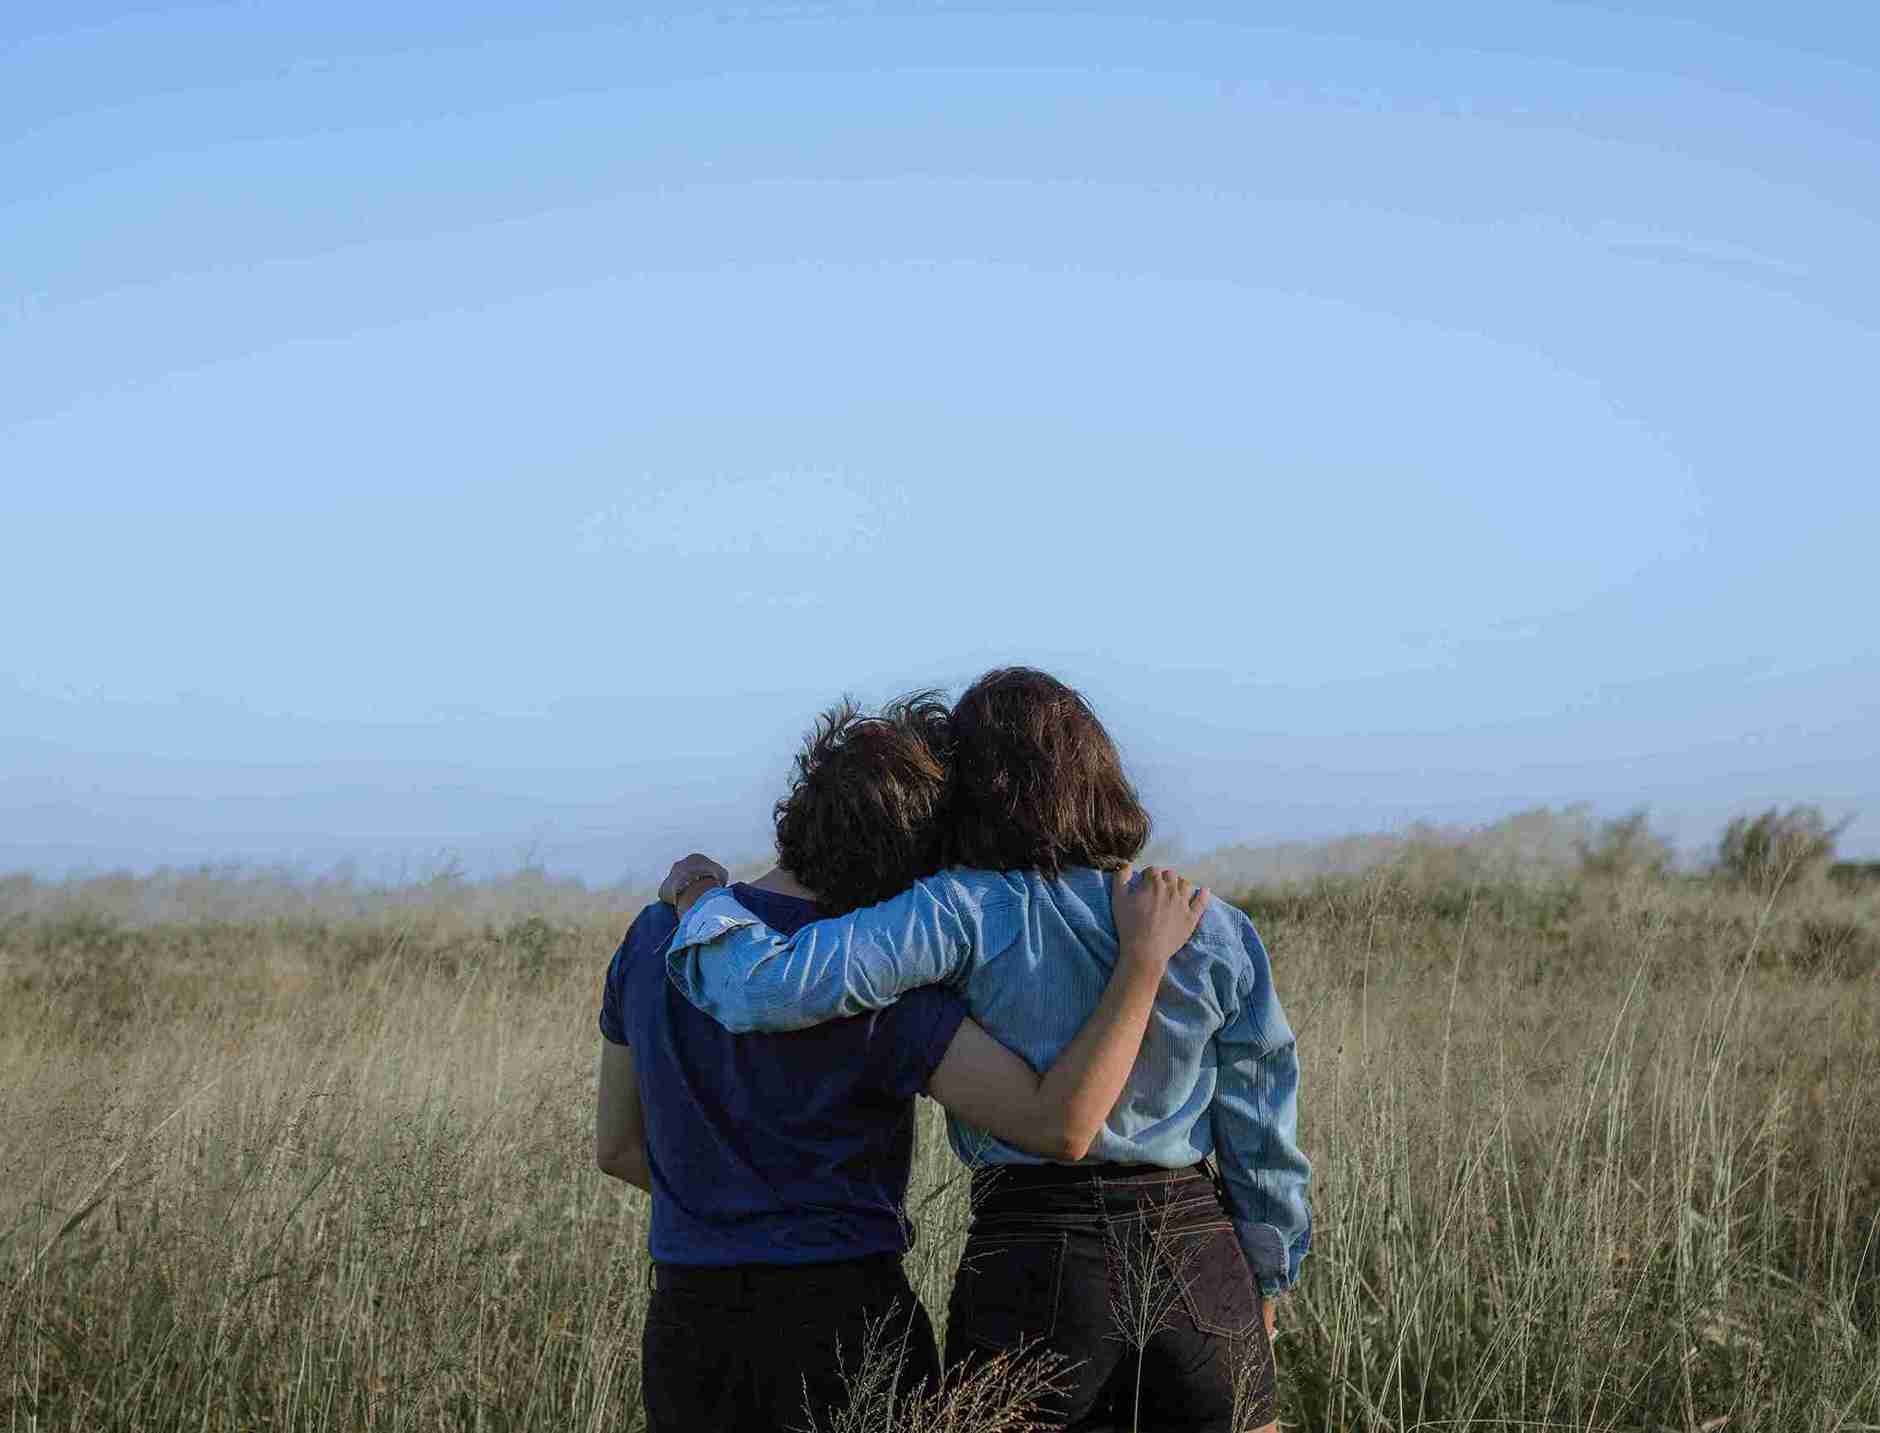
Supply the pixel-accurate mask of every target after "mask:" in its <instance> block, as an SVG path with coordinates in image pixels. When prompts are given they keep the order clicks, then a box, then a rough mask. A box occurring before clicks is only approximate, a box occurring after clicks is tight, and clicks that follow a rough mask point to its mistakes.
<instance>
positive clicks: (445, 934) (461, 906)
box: [0, 860, 1880, 1433]
mask: <svg viewBox="0 0 1880 1433" xmlns="http://www.w3.org/2000/svg"><path fill="white" fill-rule="evenodd" d="M1215 879H1217V880H1218V879H1219V878H1218V876H1216V877H1215ZM135 888H136V883H127V885H126V888H125V889H126V890H127V891H130V892H131V894H133V895H135V894H136V889H135ZM148 894H149V893H148V891H147V890H146V891H145V892H144V895H145V897H147V896H148ZM498 897H500V898H498ZM0 899H4V901H5V906H4V907H3V908H0V916H3V917H4V918H3V919H0V1156H3V1157H0V1427H4V1428H6V1429H9V1430H24V1429H33V1430H53V1429H90V1428H122V1429H179V1430H180V1429H193V1430H211V1429H215V1430H221V1429H230V1430H233V1429H248V1428H273V1429H288V1428H293V1429H352V1428H374V1429H387V1430H392V1429H414V1430H415V1429H436V1428H480V1429H491V1430H496V1429H524V1428H528V1429H538V1428H580V1429H596V1430H598V1429H631V1428H634V1427H636V1426H638V1425H639V1422H640V1417H639V1392H638V1389H639V1370H638V1348H639V1323H640V1319H641V1316H642V1311H643V1308H644V1303H645V1295H646V1289H647V1283H648V1273H647V1261H646V1253H645V1227H644V1226H645V1208H644V1204H643V1203H642V1199H641V1196H640V1195H639V1194H638V1193H637V1192H633V1191H628V1190H625V1189H624V1188H623V1187H621V1186H619V1185H617V1184H614V1183H612V1182H610V1181H608V1180H607V1179H605V1178H603V1177H602V1176H601V1175H599V1174H598V1173H597V1172H596V1171H595V1170H594V1169H593V1168H592V1165H591V1161H590V1149H591V1143H590V1142H591V1136H592V1128H591V1122H592V1102H593V1073H594V1064H595V1056H596V1050H597V1041H598V1036H597V1033H596V1030H595V1024H594V1015H595V1010H596V1006H597V1003H598V999H599V986H600V978H601V974H602V971H603V969H604V966H605V963H606V960H607V958H608V955H609V954H610V953H611V951H612V948H613V946H614V944H615V942H616V940H617V939H618V936H619V934H620V932H621V930H622V929H623V928H624V925H625V921H626V919H627V918H628V917H629V916H630V914H631V911H630V909H628V908H627V895H626V893H624V892H619V893H611V894H610V893H601V894H600V895H593V894H589V893H578V892H574V891H572V890H571V889H567V888H555V887H553V886H552V884H550V883H544V882H541V881H540V880H537V881H536V882H535V884H534V886H533V887H529V888H528V889H520V890H518V889H516V888H514V887H513V885H512V887H510V888H505V889H504V890H503V891H502V892H499V893H498V895H497V896H492V895H491V893H490V892H489V891H488V890H480V889H479V888H472V887H464V886H462V885H461V883H451V882H445V883H443V886H442V887H437V886H434V887H433V888H428V889H422V890H417V891H412V892H407V893H403V894H401V895H400V896H399V897H398V898H397V899H378V900H375V901H373V902H368V903H359V904H357V905H356V906H354V907H348V906H346V904H345V901H344V900H343V899H340V898H339V897H335V896H333V893H332V892H328V893H326V895H325V896H322V897H320V898H318V899H315V898H313V897H308V896H306V895H305V893H304V892H303V893H301V894H300V895H294V894H293V893H292V892H290V891H288V890H287V889H286V888H285V887H279V886H270V885H269V884H268V883H266V882H262V883H259V884H255V883H248V884H244V883H243V882H242V881H241V880H240V879H238V878H237V877H235V876H232V875H225V876H222V877H205V878H203V879H202V880H201V881H200V882H199V884H198V886H197V887H195V888H193V890H192V892H191V893H188V894H187V898H181V897H177V896H176V895H175V891H174V889H171V890H170V894H169V897H168V898H166V899H167V902H168V903H167V904H165V903H162V902H159V903H158V905H157V907H156V908H152V907H151V903H150V901H149V900H148V899H144V900H143V901H142V903H141V905H140V904H139V903H138V902H137V901H131V900H129V898H128V897H127V898H126V899H124V900H113V899H110V898H109V892H108V891H104V892H102V893H101V889H100V888H99V887H98V886H97V885H96V883H94V884H93V885H92V886H89V887H86V888H84V889H83V890H77V891H62V890H60V889H58V888H48V887H45V886H43V885H35V884H34V883H31V882H26V881H19V880H16V881H13V882H11V883H7V884H5V885H3V886H0ZM1242 900H1243V903H1244V904H1245V905H1246V906H1247V907H1248V909H1250V910H1251V911H1252V912H1253V913H1254V915H1255V918H1256V920H1257V921H1258V923H1259V925H1260V928H1261V930H1262V932H1263V934H1264V935H1265V936H1266V938H1267V942H1268V945H1269V946H1270V948H1271V950H1272V953H1273V958H1274V965H1275V969H1276V972H1277V977H1278V980H1279V982H1280V989H1281V992H1282V995H1283V997H1284V999H1285V1001H1286V1003H1287V1006H1288V1009H1289V1011H1290V1013H1291V1014H1292V1016H1293V1019H1294V1024H1295V1025H1296V1026H1297V1028H1298V1030H1299V1035H1300V1044H1301V1052H1302V1060H1303V1064H1304V1101H1303V1112H1302V1120H1301V1132H1302V1135H1303V1139H1304V1143H1305V1145H1306V1148H1307V1150H1308V1152H1309V1153H1310V1154H1311V1156H1312V1158H1313V1160H1314V1163H1315V1165H1316V1168H1317V1175H1316V1178H1315V1182H1314V1205H1315V1212H1316V1217H1317V1221H1318V1235H1317V1247H1316V1251H1315V1253H1314V1254H1313V1256H1312V1258H1311V1259H1310V1260H1308V1262H1307V1266H1306V1278H1305V1281H1304V1284H1303V1287H1302V1289H1301V1291H1300V1292H1299V1293H1298V1294H1296V1295H1295V1296H1293V1297H1292V1298H1290V1299H1288V1300H1287V1301H1286V1303H1285V1304H1284V1306H1283V1308H1282V1313H1281V1338H1280V1341H1279V1344H1278V1351H1279V1357H1280V1365H1281V1391H1282V1421H1283V1424H1284V1425H1285V1426H1287V1427H1293V1428H1307V1429H1326V1430H1330V1429H1377V1430H1384V1429H1389V1430H1396V1433H1407V1430H1411V1429H1419V1428H1421V1429H1441V1428H1460V1427H1465V1426H1466V1427H1474V1428H1483V1429H1534V1428H1541V1427H1552V1428H1563V1429H1566V1428H1571V1429H1580V1430H1594V1429H1638V1430H1661V1429H1673V1430H1697V1429H1704V1430H1713V1433H1714V1430H1717V1429H1722V1428H1728V1429H1731V1430H1744V1429H1751V1428H1754V1429H1779V1430H1785V1431H1786V1430H1791V1429H1793V1430H1817V1429H1818V1430H1823V1433H1842V1430H1845V1433H1853V1430H1858V1429H1877V1428H1880V1227H1877V1225H1876V1218H1877V1215H1880V973H1876V967H1877V966H1880V896H1876V895H1875V894H1874V892H1873V890H1872V888H1871V887H1869V888H1866V889H1865V890H1861V889H1837V888H1834V887H1831V886H1829V885H1828V884H1827V883H1825V882H1801V883H1792V884H1791V885H1790V886H1789V887H1788V888H1787V889H1783V890H1779V891H1776V892H1775V893H1774V894H1773V895H1772V894H1771V893H1770V892H1769V891H1768V890H1760V891H1758V890H1749V889H1741V888H1736V887H1725V886H1721V885H1717V884H1711V883H1706V882H1703V881H1697V880H1692V879H1689V878H1679V877H1672V878H1664V879H1638V878H1633V879H1620V880H1598V881H1595V880H1587V879H1570V878H1567V877H1564V876H1560V875H1550V876H1546V877H1542V878H1525V879H1523V878H1516V877H1513V876H1505V877H1493V878H1490V877H1484V876H1483V875H1482V874H1481V873H1480V872H1479V871H1478V872H1476V873H1474V874H1470V873H1468V872H1466V871H1460V870H1457V869H1442V868H1437V869H1432V868H1430V867H1429V866H1428V864H1427V863H1424V864H1423V865H1419V864H1417V863H1415V862H1407V861H1402V860H1399V861H1393V862H1392V863H1391V864H1389V865H1387V866H1385V867H1382V868H1379V869H1376V870H1373V871H1370V872H1367V873H1357V874H1349V875H1340V876H1336V877H1329V878H1323V879H1320V880H1317V881H1313V882H1306V883H1295V884H1292V885H1288V886H1285V887H1275V888H1269V889H1264V890H1261V889H1256V890H1253V891H1250V892H1248V893H1246V894H1245V895H1244V896H1243V897H1242ZM336 902H337V905H336ZM531 909H533V910H534V911H535V913H534V914H530V913H529V912H530V910H531ZM936 1115H937V1111H936V1110H934V1109H933V1107H931V1106H927V1105H925V1104H923V1118H924V1120H925V1125H924V1128H923V1140H922V1148H921V1155H920V1159H919V1170H918V1174H917V1189H916V1192H915V1200H914V1205H915V1208H916V1210H917V1211H918V1220H919V1223H920V1226H921V1228H922V1231H923V1236H924V1237H923V1238H922V1240H921V1243H920V1246H919V1250H918V1252H917V1254H916V1255H915V1256H914V1270H913V1272H914V1275H915V1278H916V1282H917V1286H918V1287H919V1288H920V1289H921V1290H922V1293H923V1296H924V1297H925V1298H926V1299H927V1300H928V1302H929V1304H930V1306H931V1308H932V1309H933V1311H934V1313H935V1315H936V1317H938V1316H939V1315H941V1314H942V1313H943V1312H944V1308H945V1291H946V1288H947V1285H948V1282H949V1280H950V1278H951V1276H952V1267H953V1262H954V1260H955V1259H956V1258H957V1255H958V1250H959V1246H960V1239H961V1231H962V1229H963V1224H964V1200H963V1183H962V1179H961V1175H960V1171H959V1169H958V1167H957V1166H956V1165H955V1164H954V1163H953V1161H952V1158H951V1156H950V1155H949V1154H948V1153H947V1151H946V1148H945V1144H944V1141H943V1140H942V1138H941V1137H940V1135H941V1131H940V1128H939V1124H938V1120H937V1119H936V1118H935V1116H936Z"/></svg>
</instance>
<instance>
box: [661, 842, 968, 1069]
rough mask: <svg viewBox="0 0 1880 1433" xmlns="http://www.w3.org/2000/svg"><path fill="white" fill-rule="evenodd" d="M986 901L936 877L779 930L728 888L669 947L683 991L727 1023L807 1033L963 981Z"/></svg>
mask: <svg viewBox="0 0 1880 1433" xmlns="http://www.w3.org/2000/svg"><path fill="white" fill-rule="evenodd" d="M986 917H987V911H986V909H985V906H984V903H983V902H976V901H972V900H969V899H964V898H963V896H962V893H961V891H960V890H959V889H958V887H957V886H956V885H955V884H954V883H952V882H949V881H946V880H944V879H941V878H933V877H930V878H928V879H927V880H923V881H921V882H919V883H918V884H916V885H914V886H913V887H911V888H910V889H908V890H906V891H903V892H902V893H901V894H900V895H898V896H896V897H895V898H894V899H893V900H890V901H884V902H882V903H881V904H880V905H876V906H869V907H867V908H866V909H864V910H859V911H851V912H850V913H849V914H848V915H845V916H838V917H837V918H835V919H833V920H824V921H815V922H813V923H811V924H809V925H806V926H804V927H803V928H802V929H801V930H799V931H798V932H797V933H796V934H795V935H793V936H783V935H779V934H778V933H777V932H776V931H774V930H772V929H771V928H770V927H769V926H767V925H765V924H764V923H763V922H762V921H761V920H759V919H758V918H757V917H756V916H754V915H752V914H751V912H750V911H748V910H746V909H745V908H744V907H743V906H742V905H740V904H739V903H738V900H737V897H736V896H734V895H733V894H732V893H731V892H730V891H729V890H726V889H719V890H715V891H711V892H708V893H707V894H706V895H705V896H704V897H703V898H702V899H701V900H700V901H699V902H698V904H697V905H695V906H693V907H692V909H691V910H690V911H689V912H688V913H687V914H686V917H685V919H684V920H683V921H681V922H680V924H679V929H678V930H677V931H676V932H675V933H674V934H673V937H672V941H671V943H670V944H669V945H668V946H667V948H666V971H667V974H668V975H669V976H670V977H671V979H672V983H673V984H674V985H676V986H677V987H678V988H679V991H680V993H681V994H683V995H684V996H685V998H686V999H688V1000H690V1001H691V1002H692V1003H693V1004H694V1005H696V1006H697V1007H698V1008H699V1009H700V1010H702V1011H704V1012H705V1014H707V1015H709V1016H711V1018H712V1019H714V1020H716V1021H717V1022H718V1023H719V1024H720V1025H723V1026H724V1027H725V1028H726V1029H727V1030H732V1031H735V1032H737V1033H739V1034H747V1033H749V1032H751V1031H754V1030H802V1029H805V1028H807V1027H808V1026H811V1025H820V1024H822V1023H823V1022H824V1021H827V1020H840V1019H842V1018H844V1017H846V1016H850V1015H860V1014H863V1013H864V1012H866V1011H870V1010H879V1009H881V1008H882V1007H883V1006H886V1005H889V1004H892V1003H893V1002H894V1000H895V999H896V998H897V997H899V996H901V995H904V994H906V993H907V992H908V991H910V990H915V989H918V988H919V987H921V986H923V985H934V984H939V983H942V982H947V983H952V984H955V985H957V984H958V983H959V982H960V980H962V979H963V978H964V975H965V972H966V970H967V968H968V966H969V964H970V962H971V959H972V953H973V948H974V943H975V941H976V940H978V939H981V938H982V936H983V926H984V924H985V921H986Z"/></svg>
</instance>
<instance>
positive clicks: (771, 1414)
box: [640, 1254, 940, 1433]
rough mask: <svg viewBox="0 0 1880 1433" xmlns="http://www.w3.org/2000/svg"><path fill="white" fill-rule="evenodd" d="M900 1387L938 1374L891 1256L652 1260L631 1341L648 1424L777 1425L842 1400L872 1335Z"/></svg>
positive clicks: (821, 1415) (755, 1431)
mask: <svg viewBox="0 0 1880 1433" xmlns="http://www.w3.org/2000/svg"><path fill="white" fill-rule="evenodd" d="M871 1339H872V1341H873V1345H874V1347H875V1348H876V1349H878V1350H880V1351H883V1352H885V1353H886V1354H887V1356H889V1357H890V1358H894V1357H898V1358H899V1359H900V1360H901V1368H900V1373H899V1377H898V1380H897V1383H898V1387H899V1388H900V1390H901V1393H902V1395H903V1396H907V1395H911V1394H912V1393H913V1392H914V1391H915V1390H916V1389H917V1388H918V1387H919V1385H920V1384H922V1383H923V1382H926V1381H928V1380H932V1381H933V1382H935V1383H937V1382H938V1380H939V1375H940V1358H939V1352H938V1350H937V1348H936V1347H935V1344H934V1336H933V1325H932V1323H931V1322H929V1320H928V1318H927V1311H926V1310H925V1309H923V1308H922V1307H921V1305H920V1300H919V1299H917V1298H916V1297H915V1296H914V1290H913V1288H912V1287H911V1286H910V1285H909V1284H908V1282H907V1275H906V1274H905V1273H903V1272H902V1269H901V1260H900V1258H899V1256H897V1255H893V1254H883V1255H877V1256H875V1257H872V1258H867V1259H849V1260H845V1261H843V1262H841V1263H837V1264H799V1265H776V1264H742V1265H737V1266H735V1267H731V1268H723V1269H708V1268H697V1267H693V1266H690V1265H680V1264H658V1265H655V1266H654V1270H653V1297H652V1301H651V1302H650V1303H649V1304H648V1305H647V1310H646V1333H645V1336H644V1337H643V1338H642V1340H641V1344H640V1347H641V1353H642V1361H641V1379H642V1385H643V1387H644V1389H645V1398H646V1416H647V1423H648V1426H649V1428H650V1429H651V1430H652V1433H706V1430H709V1431H710V1433H720V1430H723V1433H760V1430H761V1433H775V1430H777V1429H800V1428H806V1427H808V1426H809V1424H810V1421H811V1419H812V1418H814V1419H817V1420H826V1419H827V1417H828V1415H829V1414H830V1412H831V1411H833V1410H838V1409H841V1408H843V1407H846V1406H847V1404H848V1401H849V1391H848V1387H847V1384H846V1382H845V1379H846V1378H847V1377H850V1376H853V1374H854V1373H855V1371H856V1368H857V1366H858V1365H859V1364H860V1362H861V1358H862V1352H863V1349H864V1347H866V1346H868V1345H869V1343H870V1341H871Z"/></svg>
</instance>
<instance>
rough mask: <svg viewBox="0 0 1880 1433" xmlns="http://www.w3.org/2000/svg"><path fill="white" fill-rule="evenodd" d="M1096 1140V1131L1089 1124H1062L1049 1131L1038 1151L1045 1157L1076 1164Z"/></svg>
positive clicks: (1063, 1162) (1088, 1151) (1087, 1152)
mask: <svg viewBox="0 0 1880 1433" xmlns="http://www.w3.org/2000/svg"><path fill="white" fill-rule="evenodd" d="M1096 1142H1097V1131H1096V1129H1095V1128H1094V1127H1091V1126H1078V1125H1072V1124H1064V1125H1061V1126H1059V1127H1058V1128H1056V1129H1054V1130H1052V1131H1051V1134H1050V1137H1049V1138H1048V1139H1047V1140H1045V1141H1044V1145H1045V1147H1044V1148H1042V1149H1040V1150H1039V1151H1038V1152H1039V1153H1040V1154H1042V1155H1043V1156H1044V1157H1045V1158H1046V1159H1050V1160H1056V1161H1057V1162H1058V1163H1060V1164H1076V1163H1077V1162H1078V1161H1079V1160H1081V1159H1082V1158H1083V1157H1084V1156H1085V1155H1087V1154H1089V1153H1090V1146H1091V1145H1093V1144H1095V1143H1096Z"/></svg>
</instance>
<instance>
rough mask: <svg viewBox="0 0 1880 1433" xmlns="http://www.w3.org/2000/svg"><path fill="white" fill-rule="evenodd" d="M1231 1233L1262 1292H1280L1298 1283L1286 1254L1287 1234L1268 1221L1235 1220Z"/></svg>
mask: <svg viewBox="0 0 1880 1433" xmlns="http://www.w3.org/2000/svg"><path fill="white" fill-rule="evenodd" d="M1234 1233H1235V1235H1236V1236H1238V1238H1239V1239H1240V1252H1241V1253H1242V1254H1244V1255H1246V1256H1247V1268H1248V1269H1249V1271H1251V1272H1252V1274H1253V1277H1254V1278H1255V1279H1257V1280H1258V1281H1259V1284H1260V1292H1261V1293H1262V1294H1283V1293H1285V1292H1286V1291H1287V1290H1289V1289H1290V1288H1292V1286H1293V1285H1294V1284H1295V1283H1296V1282H1297V1279H1296V1277H1295V1276H1294V1275H1293V1273H1292V1269H1291V1267H1290V1263H1291V1261H1290V1260H1289V1259H1288V1257H1287V1250H1286V1236H1285V1235H1283V1234H1281V1233H1280V1232H1279V1230H1277V1229H1275V1228H1274V1227H1273V1226H1272V1225H1271V1224H1254V1223H1249V1222H1246V1221H1243V1220H1239V1219H1236V1220H1235V1221H1234Z"/></svg>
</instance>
